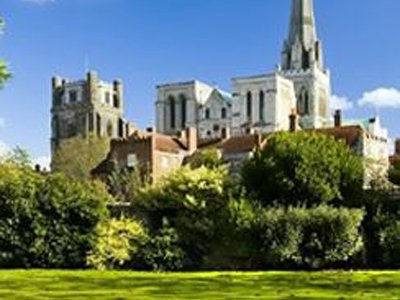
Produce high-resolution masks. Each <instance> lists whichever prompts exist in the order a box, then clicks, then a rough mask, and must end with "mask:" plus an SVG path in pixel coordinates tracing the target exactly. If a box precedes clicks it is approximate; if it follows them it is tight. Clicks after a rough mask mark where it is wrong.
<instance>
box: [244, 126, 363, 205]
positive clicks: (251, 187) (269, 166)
mask: <svg viewBox="0 0 400 300" xmlns="http://www.w3.org/2000/svg"><path fill="white" fill-rule="evenodd" d="M363 177H364V173H363V164H362V160H361V159H360V158H359V157H357V156H356V155H354V154H353V153H352V151H351V150H350V148H349V147H347V146H346V145H345V144H344V143H342V142H339V141H336V140H335V139H334V138H333V137H329V136H326V135H321V134H317V133H310V132H296V133H288V132H285V133H278V134H276V135H274V136H272V137H271V138H270V139H269V141H268V143H267V145H266V146H265V147H264V148H263V149H261V150H260V151H258V152H257V153H255V155H254V157H253V158H251V159H250V160H249V161H247V162H246V163H245V164H244V167H243V170H242V179H243V183H244V186H245V187H246V189H247V191H248V192H249V194H250V195H251V196H253V197H255V198H256V199H258V200H260V201H261V202H262V203H263V204H265V205H272V204H274V203H275V202H276V203H279V204H281V205H306V206H313V205H316V204H321V203H330V202H333V201H334V200H335V201H343V200H346V199H349V198H352V197H357V196H359V193H360V192H361V190H362V185H363Z"/></svg>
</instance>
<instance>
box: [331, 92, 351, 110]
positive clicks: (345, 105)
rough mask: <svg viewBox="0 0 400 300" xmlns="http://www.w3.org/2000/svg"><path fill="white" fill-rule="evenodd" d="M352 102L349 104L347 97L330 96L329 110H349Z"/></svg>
mask: <svg viewBox="0 0 400 300" xmlns="http://www.w3.org/2000/svg"><path fill="white" fill-rule="evenodd" d="M353 106H354V105H353V102H351V101H350V100H349V99H348V98H347V97H344V96H337V95H332V96H331V109H332V110H336V109H340V110H349V109H352V108H353Z"/></svg>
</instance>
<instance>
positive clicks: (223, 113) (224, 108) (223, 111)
mask: <svg viewBox="0 0 400 300" xmlns="http://www.w3.org/2000/svg"><path fill="white" fill-rule="evenodd" d="M221 118H222V119H226V107H223V108H222V109H221Z"/></svg>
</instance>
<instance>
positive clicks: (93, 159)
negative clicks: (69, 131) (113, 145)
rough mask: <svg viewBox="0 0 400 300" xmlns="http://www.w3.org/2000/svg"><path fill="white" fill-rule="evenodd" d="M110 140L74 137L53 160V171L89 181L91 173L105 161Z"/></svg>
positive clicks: (66, 142) (57, 152) (62, 145)
mask: <svg viewBox="0 0 400 300" xmlns="http://www.w3.org/2000/svg"><path fill="white" fill-rule="evenodd" d="M109 149H110V140H109V139H107V138H99V137H96V136H93V135H91V136H88V137H74V138H71V139H69V140H66V141H64V142H62V144H61V145H59V147H58V149H57V150H56V151H55V153H54V156H53V158H52V170H53V171H55V172H62V173H64V174H65V175H67V176H69V177H70V178H75V179H79V180H87V179H90V178H91V171H92V170H93V169H94V168H95V167H97V166H98V165H99V163H100V162H101V161H102V160H104V159H105V158H106V156H107V153H108V151H109Z"/></svg>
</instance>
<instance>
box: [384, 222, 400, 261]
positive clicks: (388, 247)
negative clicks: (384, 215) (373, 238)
mask: <svg viewBox="0 0 400 300" xmlns="http://www.w3.org/2000/svg"><path fill="white" fill-rule="evenodd" d="M379 244H380V250H381V254H382V266H383V267H389V268H399V267H400V257H399V253H400V221H394V222H393V223H392V224H390V225H388V226H387V227H385V228H382V229H381V230H380V232H379Z"/></svg>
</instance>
